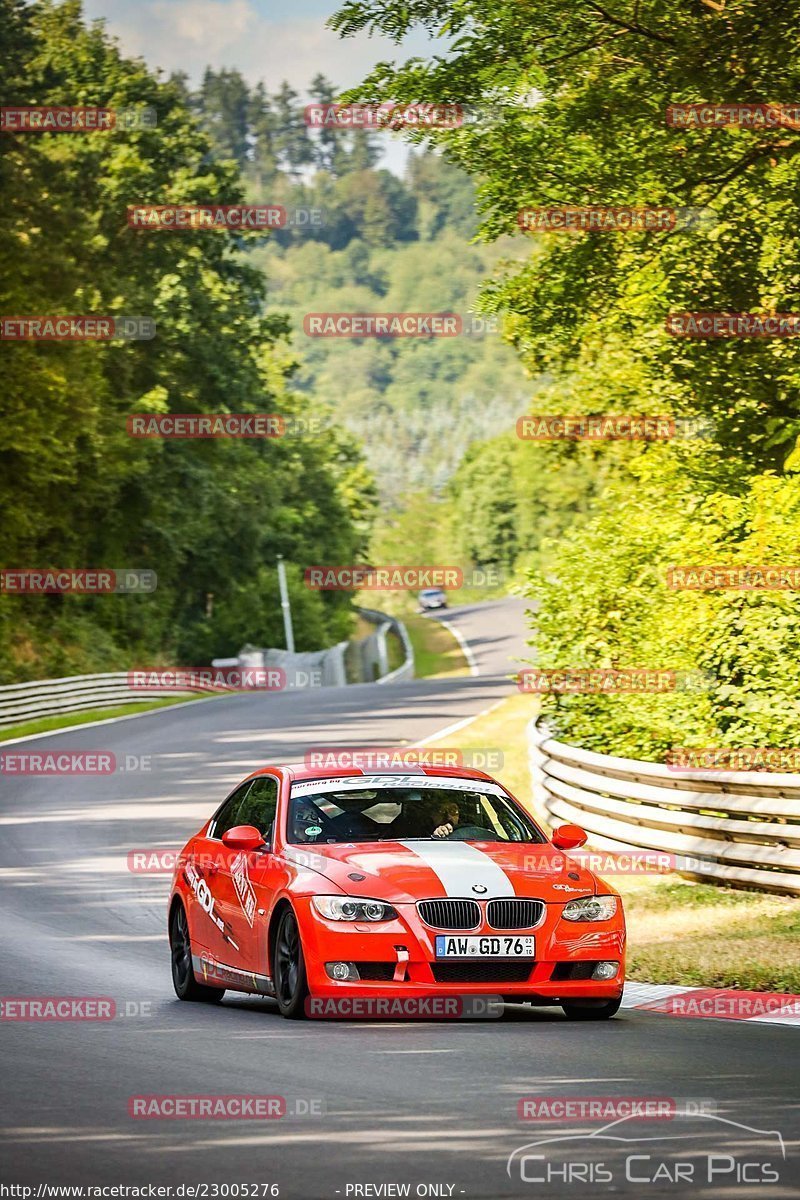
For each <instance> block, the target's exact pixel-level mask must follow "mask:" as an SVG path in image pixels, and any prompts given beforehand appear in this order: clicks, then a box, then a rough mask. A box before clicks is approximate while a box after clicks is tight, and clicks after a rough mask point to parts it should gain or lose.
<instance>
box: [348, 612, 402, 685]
mask: <svg viewBox="0 0 800 1200" xmlns="http://www.w3.org/2000/svg"><path fill="white" fill-rule="evenodd" d="M358 611H359V612H360V613H361V615H362V617H364V618H365V619H366V620H367V621H371V622H372V624H373V625H375V626H377V628H376V631H375V633H374V634H372V635H371V636H370V637H369V638H364V639H363V641H365V642H367V643H371V642H372V641H373V639H375V651H376V653H377V666H378V672H377V678H376V679H375V682H376V683H392V682H394V681H395V680H398V679H413V678H414V650H413V648H412V646H411V639H410V638H409V636H408V630H407V629H406V627H405V625H404V624H403V622H402V621H398V619H397V617H387V616H386V614H385V613H380V612H376V611H375V609H372V608H359V610H358ZM389 633H394V634H395V635H396V636H397V637H398V638H399V640H400V644H401V645H402V647H403V654H404V659H403V662H402V663H401V664H400V666H399V667H396V668H395V669H394V670H393V671H390V670H389V647H388V643H387V640H386V639H387V636H388V634H389ZM356 644H357V643H356ZM369 652H373V647H372V646H369V647H368V653H369Z"/></svg>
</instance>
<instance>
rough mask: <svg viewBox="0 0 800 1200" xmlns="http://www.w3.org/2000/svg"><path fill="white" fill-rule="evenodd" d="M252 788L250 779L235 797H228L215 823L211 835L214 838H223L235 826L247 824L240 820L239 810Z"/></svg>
mask: <svg viewBox="0 0 800 1200" xmlns="http://www.w3.org/2000/svg"><path fill="white" fill-rule="evenodd" d="M252 786H253V781H252V779H248V781H247V783H243V784H242V785H241V787H238V788H237V789H236V791H235V792H234V793H233V795H231V796H229V797H228V799H227V800H226V801H225V803H224V804H223V806H222V808H221V809H220V810H219V813H218V814H217V817H216V820H215V821H214V826H213V829H212V833H211V836H212V837H214V838H221V837H222V835H223V833H227V832H228V830H229V829H233V827H234V825H245V824H247V822H246V821H240V820H239V810H240V809H241V807H242V802H243V801H244V800H245V798H246V796H247V793H248V792H249V791H250V789H251V787H252Z"/></svg>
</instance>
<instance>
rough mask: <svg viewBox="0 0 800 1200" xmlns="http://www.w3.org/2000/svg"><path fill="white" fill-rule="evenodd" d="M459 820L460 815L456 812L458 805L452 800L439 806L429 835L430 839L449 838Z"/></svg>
mask: <svg viewBox="0 0 800 1200" xmlns="http://www.w3.org/2000/svg"><path fill="white" fill-rule="evenodd" d="M460 819H461V814H460V813H459V811H458V805H457V804H456V803H455V802H454V801H453V800H448V801H446V802H445V803H443V804H440V805H439V808H438V809H437V811H436V815H435V816H434V819H433V820H434V829H433V832H432V833H431V837H435V838H446V837H450V834H451V833H453V831H454V830H455V828H456V826H457V825H458V822H459V820H460Z"/></svg>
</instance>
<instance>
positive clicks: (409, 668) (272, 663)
mask: <svg viewBox="0 0 800 1200" xmlns="http://www.w3.org/2000/svg"><path fill="white" fill-rule="evenodd" d="M358 612H359V613H360V614H361V616H362V617H364V619H365V620H367V621H369V622H370V623H371V624H372V625H374V626H375V632H374V633H370V634H368V636H367V637H363V638H357V639H355V640H354V641H351V642H339V643H338V645H336V646H331V647H329V649H327V650H313V651H307V652H303V653H296V652H290V651H288V650H269V649H259V648H258V647H256V646H250V645H247V646H244V647H243V648H242V649H241V650H240V651H239V656H238V658H215V659H214V660H213V663H212V665H213V666H215V667H236V666H239V667H243V668H244V667H282V668H283V669H284V670H285V671H286V673H287V675H288V676H289V677H290V678H291V680H292V681H293V686H295V687H344V686H345V684H348V683H391V682H392V681H393V680H396V679H412V678H413V676H414V651H413V649H412V647H411V641H410V639H409V636H408V633H407V632H406V628H405V626H404V625H403V624H402V622H401V621H398V620H397V619H396V618H395V617H387V616H386V615H385V613H380V612H376V611H375V610H374V609H371V608H359V609H358ZM390 632H393V633H395V634H396V635H397V637H398V638H399V639H400V643H401V645H402V647H403V652H404V660H403V662H402V663H401V665H400V666H399V667H397V668H396V669H395V670H394V671H390V670H389V647H388V643H387V636H388V634H389V633H390Z"/></svg>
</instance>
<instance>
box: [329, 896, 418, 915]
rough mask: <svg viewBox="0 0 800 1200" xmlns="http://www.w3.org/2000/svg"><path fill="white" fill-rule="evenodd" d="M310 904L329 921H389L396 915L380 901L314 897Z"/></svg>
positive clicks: (389, 906)
mask: <svg viewBox="0 0 800 1200" xmlns="http://www.w3.org/2000/svg"><path fill="white" fill-rule="evenodd" d="M311 903H312V904H313V905H314V908H315V909H316V910H317V912H318V913H320V915H321V916H323V917H326V918H327V919H328V920H329V921H391V920H393V919H394V918H395V917H396V916H397V913H396V912H395V910H394V909H393V908H392V906H391V904H384V903H383V901H382V900H353V899H352V898H351V897H350V896H314V897H313V898H312V901H311Z"/></svg>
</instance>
